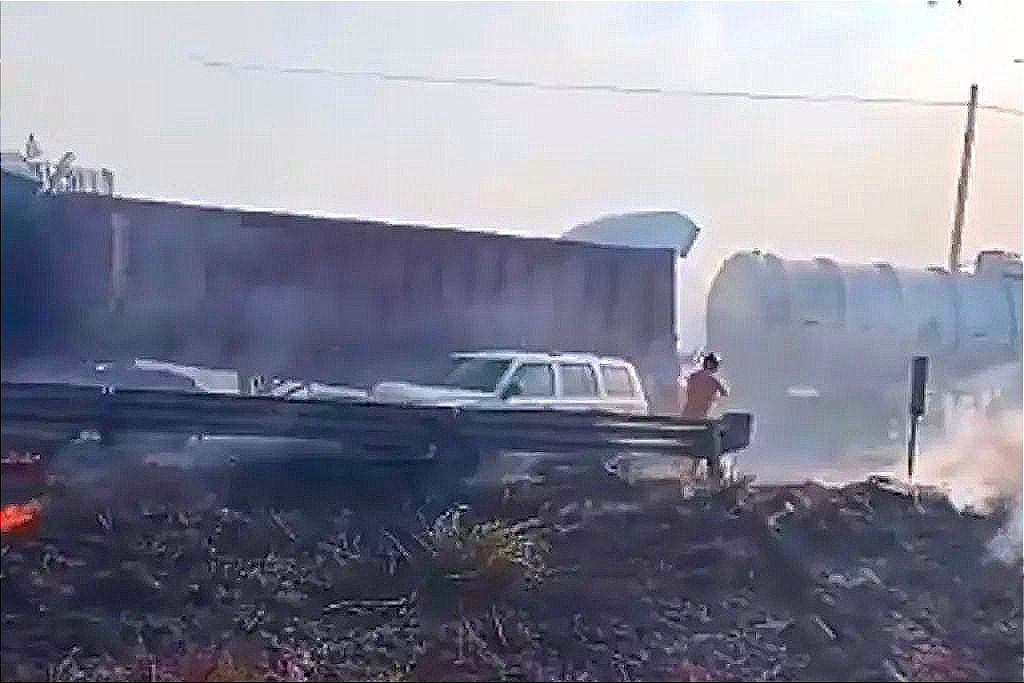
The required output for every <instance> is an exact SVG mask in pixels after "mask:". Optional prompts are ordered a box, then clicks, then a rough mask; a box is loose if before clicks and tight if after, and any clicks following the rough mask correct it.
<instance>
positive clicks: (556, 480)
mask: <svg viewBox="0 0 1024 683" xmlns="http://www.w3.org/2000/svg"><path fill="white" fill-rule="evenodd" d="M8 474H9V473H7V472H5V477H4V489H5V492H4V501H5V502H9V501H10V500H11V499H12V498H13V497H16V496H19V495H22V496H23V495H25V492H26V491H28V489H29V488H32V487H33V486H35V487H36V488H35V489H34V494H33V495H35V496H36V497H37V498H38V499H39V500H40V501H41V503H42V513H41V517H40V520H39V522H38V524H36V525H34V526H33V527H31V528H28V529H25V530H23V531H21V532H20V533H16V534H5V535H4V537H3V544H2V545H3V548H2V553H3V555H2V578H0V586H2V610H0V611H2V658H0V659H2V677H3V679H4V680H47V679H49V680H182V679H186V680H264V679H270V680H320V679H344V680H504V679H509V680H574V681H587V680H663V681H710V680H740V679H742V680H979V679H984V680H1021V678H1022V661H1024V660H1022V656H1024V652H1022V631H1021V619H1022V595H1021V593H1022V583H1021V576H1022V567H1021V563H1020V561H1019V558H1020V557H1021V554H1020V553H1017V555H1016V558H1017V562H1016V563H1015V564H1006V563H1004V562H1000V561H997V560H995V559H993V558H992V556H991V553H990V551H989V544H990V543H991V541H992V539H993V538H994V537H996V536H997V535H998V534H999V532H1000V529H1001V526H1002V525H1003V523H1004V521H1005V519H1006V516H1007V514H1006V511H1005V510H1002V509H998V508H997V509H996V511H995V512H993V513H991V514H989V515H986V516H980V515H974V514H970V513H962V512H959V511H958V510H956V509H955V508H954V507H952V506H951V505H950V503H949V502H948V501H947V500H946V499H945V498H944V497H943V496H941V495H938V494H936V493H934V492H929V491H925V492H923V493H922V494H921V495H920V496H918V497H917V500H915V498H914V497H913V496H910V495H908V494H907V492H906V491H904V490H902V489H901V488H900V487H899V486H898V485H892V484H889V483H886V482H878V481H866V482H861V483H855V484H851V485H847V486H845V487H842V488H826V487H823V486H820V485H817V484H814V483H806V484H802V485H794V486H770V487H757V486H754V485H750V484H748V483H739V484H736V485H733V486H731V487H729V488H726V489H724V490H720V491H716V492H711V491H707V490H702V489H700V488H699V487H697V488H696V489H695V488H692V487H686V488H685V489H684V488H683V487H681V486H680V485H679V483H678V482H672V481H669V482H656V483H641V484H636V485H627V484H626V483H625V482H623V481H622V480H621V479H619V478H616V477H612V476H609V475H608V474H607V473H606V472H605V471H604V470H603V469H602V468H600V467H592V468H585V469H583V470H582V471H580V470H578V469H577V470H568V469H559V468H551V469H549V470H548V471H547V472H545V473H542V475H541V476H538V477H533V478H529V479H523V480H521V481H518V482H516V483H513V484H504V485H502V484H494V483H492V484H489V485H477V486H464V487H462V488H461V489H459V490H456V491H449V492H446V493H445V494H444V495H440V494H439V493H438V492H437V491H435V490H433V489H432V488H431V486H430V485H429V483H428V484H423V483H422V482H420V481H417V480H416V478H415V477H409V476H406V475H404V474H399V473H391V474H380V473H375V474H374V475H372V476H367V477H354V476H350V475H351V473H349V474H347V475H345V476H342V477H339V478H337V479H336V480H333V481H327V480H325V479H324V478H322V477H319V476H314V477H308V478H305V479H299V478H298V477H293V476H292V475H291V474H289V473H288V472H287V471H284V472H281V471H278V472H273V473H270V472H264V473H259V474H255V475H247V476H246V477H237V476H233V475H232V476H221V475H217V476H213V475H209V474H205V473H204V474H200V473H197V472H193V471H183V470H181V469H178V468H174V467H167V466H155V465H138V464H134V465H130V464H125V465H123V466H118V467H116V468H112V469H107V470H104V471H102V472H100V473H98V474H94V475H91V476H89V477H87V478H81V479H75V478H74V477H70V478H68V477H63V476H58V477H54V476H51V477H50V479H49V480H48V481H44V482H42V483H40V482H39V481H36V482H34V483H30V484H27V485H26V486H27V487H28V488H25V489H24V490H19V489H18V488H17V487H18V486H19V481H20V480H18V478H17V477H10V476H8ZM285 483H289V484H291V487H290V490H289V493H288V494H287V495H278V494H279V493H280V491H277V490H276V489H281V488H282V487H284V485H285ZM243 494H244V495H243Z"/></svg>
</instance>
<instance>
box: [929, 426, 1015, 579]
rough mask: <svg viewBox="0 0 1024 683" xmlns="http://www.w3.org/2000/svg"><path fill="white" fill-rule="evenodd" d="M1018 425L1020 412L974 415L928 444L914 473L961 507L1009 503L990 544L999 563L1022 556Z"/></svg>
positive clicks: (987, 509)
mask: <svg viewBox="0 0 1024 683" xmlns="http://www.w3.org/2000/svg"><path fill="white" fill-rule="evenodd" d="M1022 429H1024V421H1022V415H1021V413H1020V412H1007V413H1003V414H1001V415H998V416H987V415H984V414H975V415H973V416H972V417H971V418H970V419H968V420H966V421H965V422H964V423H963V427H962V429H961V430H960V431H959V432H958V433H957V434H956V435H954V436H953V437H952V438H951V439H950V440H949V441H947V442H946V443H944V444H941V445H938V446H930V447H929V448H928V449H927V452H926V453H924V454H923V455H922V456H921V457H920V458H919V460H918V467H917V472H916V473H915V477H914V479H915V482H916V483H918V484H931V485H935V486H938V487H940V488H942V489H943V490H945V491H946V493H947V495H948V496H949V499H950V501H951V502H952V503H953V504H954V505H956V506H957V507H958V508H960V509H973V510H976V511H978V512H980V513H988V512H992V511H993V510H995V509H996V508H997V507H999V506H1002V505H1009V506H1010V513H1009V519H1008V521H1007V523H1006V525H1005V526H1004V527H1003V529H1001V530H1000V532H999V533H998V534H997V535H996V536H995V537H994V538H993V539H992V541H991V542H990V544H989V551H990V552H991V553H992V555H993V557H995V558H997V559H1000V560H1002V561H1004V562H1016V561H1020V560H1021V559H1022V555H1024V539H1022V528H1021V524H1022V513H1024V497H1022V486H1024V482H1022V470H1024V458H1022V453H1024V443H1022Z"/></svg>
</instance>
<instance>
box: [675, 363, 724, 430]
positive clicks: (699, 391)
mask: <svg viewBox="0 0 1024 683" xmlns="http://www.w3.org/2000/svg"><path fill="white" fill-rule="evenodd" d="M720 364H721V363H720V362H719V360H718V356H716V355H715V354H713V353H709V354H707V355H706V356H704V367H702V368H701V369H700V370H698V371H696V372H694V373H693V374H691V375H690V376H689V377H687V378H686V390H685V391H686V393H685V396H684V397H682V398H683V400H682V401H680V403H681V404H682V407H683V417H689V418H694V419H704V418H706V417H707V416H708V412H709V411H710V410H711V407H712V406H713V405H714V404H715V401H716V400H718V398H719V397H725V396H728V395H729V390H728V389H726V388H725V385H724V384H722V382H721V381H719V379H718V378H717V377H715V372H717V371H718V366H719V365H720Z"/></svg>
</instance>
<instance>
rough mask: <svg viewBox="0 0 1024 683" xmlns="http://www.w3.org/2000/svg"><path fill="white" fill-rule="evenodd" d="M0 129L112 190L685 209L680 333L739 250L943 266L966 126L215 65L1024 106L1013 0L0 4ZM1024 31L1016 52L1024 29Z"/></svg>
mask: <svg viewBox="0 0 1024 683" xmlns="http://www.w3.org/2000/svg"><path fill="white" fill-rule="evenodd" d="M0 18H2V29H0V38H2V41H0V70H2V81H3V88H2V94H0V111H2V117H0V124H2V125H0V128H2V130H0V137H2V145H3V147H4V149H12V148H14V149H16V148H20V147H21V146H22V144H23V141H24V137H25V135H26V134H27V133H28V132H29V131H34V132H35V133H36V135H37V136H38V137H39V139H40V141H41V142H42V144H43V146H44V149H45V151H46V152H47V154H48V155H49V156H56V155H58V154H59V153H61V152H63V151H64V150H65V149H73V150H75V152H76V153H77V154H78V156H79V159H80V161H81V163H83V164H85V165H97V166H98V165H103V166H108V167H110V168H113V169H115V171H116V173H117V183H118V189H119V191H121V192H123V193H126V194H137V195H146V196H156V197H167V198H176V199H187V200H194V201H203V202H209V203H217V204H230V205H249V206H257V207H278V208H283V209H287V210H291V211H297V212H315V213H332V214H344V215H351V216H361V217H368V218H379V219H387V220H392V221H410V222H419V223H430V224H438V225H455V226H466V227H475V228H487V229H500V230H502V231H511V232H521V233H528V234H541V235H557V234H560V233H561V232H563V231H564V230H565V229H567V228H569V227H571V226H572V225H575V224H577V223H580V222H582V221H586V220H590V219H593V218H596V217H598V216H600V215H603V214H608V213H618V212H624V211H631V210H646V209H671V210H679V211H683V212H685V213H687V214H689V215H691V216H692V217H693V218H694V219H695V220H697V222H698V223H700V224H701V225H702V226H703V227H704V232H703V233H702V235H701V238H700V239H699V240H698V242H697V245H696V247H695V248H694V250H693V252H692V254H691V256H690V258H689V260H688V263H687V265H686V267H684V269H683V273H684V276H683V288H684V291H685V292H687V293H688V295H689V297H690V298H689V299H686V298H684V299H683V300H682V302H681V306H682V308H683V312H684V316H683V319H682V321H681V322H682V327H683V341H684V344H686V343H688V342H694V343H696V342H698V341H699V339H698V338H699V336H700V330H701V327H702V321H701V320H700V318H701V311H702V309H703V296H704V291H705V290H704V288H705V287H706V284H707V282H708V281H709V279H710V277H711V276H712V275H713V273H714V271H715V269H716V268H717V267H718V265H719V263H720V262H721V260H722V259H723V258H724V257H725V256H727V255H728V254H729V253H731V252H732V251H735V250H737V249H743V248H751V247H761V248H765V249H769V250H773V251H778V252H780V253H783V254H786V255H789V256H794V257H809V256H814V255H832V256H835V257H838V258H841V259H846V260H857V261H863V260H871V259H885V260H888V261H891V262H894V263H898V264H903V265H908V266H924V265H930V264H943V263H945V254H946V249H947V243H948V235H949V229H950V225H951V223H952V211H953V201H954V197H955V192H956V182H957V172H958V167H959V157H960V150H961V145H962V139H963V125H964V118H965V112H964V111H963V110H962V109H960V108H938V107H910V106H904V105H891V106H890V105H856V104H842V103H840V104H814V103H806V102H770V101H768V102H766V101H753V102H752V101H745V100H735V99H710V98H702V99H689V98H669V97H655V96H623V95H618V94H612V93H601V92H578V93H566V92H538V91H533V90H525V89H524V90H518V89H496V88H491V87H487V86H483V85H481V86H473V87H468V86H450V85H440V84H409V83H389V82H382V81H380V80H374V79H365V78H334V77H329V76H322V75H311V74H305V75H303V74H292V75H282V74H274V73H268V72H266V71H262V72H261V71H247V70H244V69H243V70H239V69H215V68H206V67H203V66H201V64H200V63H199V62H198V61H196V59H195V58H194V57H195V56H201V57H203V58H207V59H213V60H224V61H229V62H235V63H238V64H253V63H258V64H265V65H276V66H285V67H296V66H297V67H309V66H316V67H328V68H333V69H338V70H353V71H355V70H378V71H386V72H389V73H404V74H431V75H438V76H493V77H500V78H507V79H519V80H528V79H529V80H536V81H542V82H563V83H564V82H569V83H576V82H582V83H594V82H599V83H616V84H622V85H627V86H640V87H644V86H658V87H671V88H680V89H706V90H754V91H758V92H768V93H779V92H785V93H811V94H827V93H851V94H857V95H865V96H890V95H891V96H903V97H915V98H926V99H940V100H963V99H966V97H967V92H968V88H969V85H970V83H972V82H977V83H978V84H979V86H980V92H981V100H982V102H983V103H988V104H997V105H1003V106H1008V107H1013V108H1017V109H1019V108H1021V100H1022V78H1024V65H1022V64H1018V63H1014V58H1016V57H1022V56H1024V45H1022V44H1021V41H1020V40H1019V38H1018V36H1019V29H1020V27H1021V26H1022V25H1024V9H1022V6H1021V5H1020V4H1019V3H1009V2H1007V3H1003V2H965V3H964V6H957V5H956V3H955V2H939V3H938V4H937V5H936V6H935V7H929V6H928V4H927V3H926V2H924V1H923V0H922V1H921V2H907V3H899V4H887V3H886V4H874V3H864V4H861V3H857V4H827V3H815V4H803V3H778V4H769V3H757V4H747V3H721V4H711V3H689V4H657V5H625V4H621V5H619V4H615V5H582V4H580V5H556V4H544V5H506V4H490V3H488V4H480V5H426V4H408V5H405V4H379V5H378V4H374V5H316V6H312V5H300V4H287V5H285V4H281V5H247V6H244V7H243V6H240V5H231V4H227V5H198V4H197V5H191V4H173V5H162V4H149V3H147V4H140V5H93V4H85V3H83V4H79V5H50V4H19V3H13V2H5V3H3V5H2V6H0ZM1014 38H1018V39H1017V40H1014ZM1022 142H1024V138H1022V119H1021V118H1020V117H1015V116H1011V115H1005V114H997V113H994V112H987V111H983V112H980V113H979V116H978V129H977V142H976V148H975V155H974V168H973V174H972V177H971V188H970V198H969V204H968V211H967V228H966V236H965V245H964V253H965V255H967V256H971V255H973V254H974V253H975V252H976V251H977V250H979V249H983V248H993V247H996V248H1007V249H1013V250H1018V251H1019V250H1020V249H1021V241H1022V239H1021V228H1022V215H1021V212H1022V204H1024V197H1022V182H1024V179H1022V163H1024V155H1022Z"/></svg>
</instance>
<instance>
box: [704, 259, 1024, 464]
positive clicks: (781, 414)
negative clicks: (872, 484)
mask: <svg viewBox="0 0 1024 683" xmlns="http://www.w3.org/2000/svg"><path fill="white" fill-rule="evenodd" d="M1021 289H1022V287H1021V259H1020V256H1019V255H1016V254H1010V253H1006V252H1001V251H987V252H982V253H981V254H979V256H978V258H977V261H976V264H975V268H974V270H973V272H970V273H967V272H963V273H950V272H948V271H946V270H943V269H938V268H929V269H924V270H914V269H903V268H895V267H893V266H891V265H888V264H885V263H875V264H868V265H864V264H844V263H837V262H835V261H833V260H831V259H825V258H817V259H813V260H808V261H799V260H786V259H781V258H779V257H777V256H773V255H771V254H766V253H762V252H759V251H752V252H742V253H738V254H735V255H733V256H732V257H730V258H729V259H728V260H726V262H725V263H724V264H723V266H722V268H721V269H720V270H719V272H718V274H717V276H716V277H715V280H714V282H713V284H712V287H711V290H710V293H709V295H708V307H707V329H708V347H709V348H711V349H713V350H715V351H718V352H720V353H721V354H722V355H723V356H724V358H725V363H726V365H725V366H724V368H723V369H724V370H726V376H727V377H728V379H729V380H730V383H731V385H732V388H733V397H732V398H731V402H730V407H731V408H739V407H742V408H743V409H745V410H749V411H751V412H753V413H755V414H756V415H757V416H758V425H759V427H758V434H759V441H763V440H769V441H770V440H775V441H778V440H780V439H781V440H782V442H783V443H788V444H790V445H792V444H796V443H798V442H799V441H800V440H803V442H804V443H805V444H807V443H808V442H811V443H813V444H814V445H815V446H819V447H820V446H831V447H833V448H835V449H842V448H844V447H848V446H854V445H856V446H871V445H880V444H882V443H885V442H886V441H892V440H902V438H903V425H905V424H906V415H907V404H908V401H909V399H908V369H909V364H910V359H911V357H912V356H915V355H926V356H928V357H929V358H930V359H931V379H930V382H929V389H930V397H931V398H930V406H929V418H928V419H929V421H930V422H931V425H932V426H933V427H938V428H941V427H943V422H944V421H946V420H948V419H949V418H950V416H951V414H952V412H953V411H952V408H953V406H955V405H959V404H964V403H971V404H973V405H975V406H976V407H977V408H979V409H985V408H995V407H996V406H1003V407H1005V406H1008V407H1011V408H1013V407H1016V408H1017V409H1019V407H1020V404H1021ZM934 431H935V430H933V433H934ZM808 445H809V444H808Z"/></svg>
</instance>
